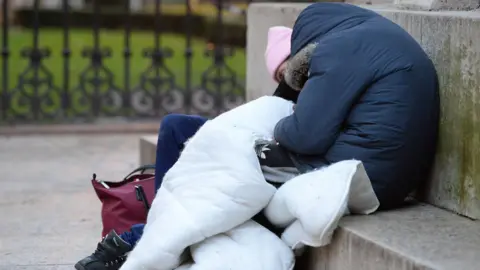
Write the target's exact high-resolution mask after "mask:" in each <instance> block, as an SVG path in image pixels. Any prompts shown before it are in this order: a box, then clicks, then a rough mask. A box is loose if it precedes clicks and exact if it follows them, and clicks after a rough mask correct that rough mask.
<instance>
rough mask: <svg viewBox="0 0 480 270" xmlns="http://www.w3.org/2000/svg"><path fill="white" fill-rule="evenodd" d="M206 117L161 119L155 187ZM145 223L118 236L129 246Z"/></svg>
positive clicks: (140, 232)
mask: <svg viewBox="0 0 480 270" xmlns="http://www.w3.org/2000/svg"><path fill="white" fill-rule="evenodd" d="M207 120H208V119H207V118H204V117H201V116H197V115H183V114H169V115H167V116H165V117H164V118H163V119H162V123H161V124H160V130H159V132H158V141H157V153H156V162H155V188H156V190H158V189H159V188H160V186H161V184H162V181H163V177H164V176H165V173H167V171H168V170H169V169H170V168H171V167H172V166H173V164H175V162H177V160H178V158H179V157H180V151H182V149H183V146H184V144H185V142H186V141H187V140H188V139H189V138H191V137H192V136H193V135H195V133H196V132H197V131H198V129H199V128H200V127H201V126H203V124H205V122H206V121H207ZM144 226H145V224H136V225H133V226H132V227H131V230H130V231H127V232H124V233H122V234H121V235H120V237H121V238H122V239H123V240H124V241H125V242H127V243H129V244H130V245H131V246H134V245H135V243H136V242H137V241H138V240H140V237H141V236H142V234H143V227H144Z"/></svg>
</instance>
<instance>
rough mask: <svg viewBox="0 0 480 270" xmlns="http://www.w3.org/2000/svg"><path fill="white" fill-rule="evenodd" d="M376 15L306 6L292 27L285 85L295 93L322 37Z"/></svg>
mask: <svg viewBox="0 0 480 270" xmlns="http://www.w3.org/2000/svg"><path fill="white" fill-rule="evenodd" d="M378 16H380V15H378V14H377V13H374V12H372V11H369V10H366V9H362V8H359V7H357V6H354V5H350V4H344V3H316V4H312V5H310V6H308V7H307V8H306V9H305V10H303V11H302V12H301V13H300V15H299V16H298V18H297V21H296V22H295V25H294V27H293V33H292V40H291V42H292V43H291V54H290V60H289V63H288V65H287V68H286V70H285V81H286V82H287V83H288V84H289V85H290V86H291V87H292V88H294V89H296V90H297V91H299V90H301V89H302V87H303V85H304V84H305V82H306V81H307V78H308V69H309V65H310V59H311V57H312V55H313V53H314V52H315V49H316V47H317V44H318V42H321V40H322V37H325V36H326V35H329V34H333V33H338V32H339V31H342V30H345V29H349V28H351V27H354V26H356V25H359V24H361V23H363V22H365V21H366V20H368V19H369V18H372V17H378Z"/></svg>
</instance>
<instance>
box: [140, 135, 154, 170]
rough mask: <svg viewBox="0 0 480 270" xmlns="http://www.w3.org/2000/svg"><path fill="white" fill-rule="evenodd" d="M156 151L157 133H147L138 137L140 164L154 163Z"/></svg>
mask: <svg viewBox="0 0 480 270" xmlns="http://www.w3.org/2000/svg"><path fill="white" fill-rule="evenodd" d="M156 153H157V135H148V136H143V137H141V138H140V164H139V165H147V164H155V156H156Z"/></svg>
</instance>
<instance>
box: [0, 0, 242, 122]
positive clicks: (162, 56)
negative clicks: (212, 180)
mask: <svg viewBox="0 0 480 270" xmlns="http://www.w3.org/2000/svg"><path fill="white" fill-rule="evenodd" d="M9 2H11V1H8V0H3V14H2V15H3V16H2V17H3V21H2V43H1V46H2V53H1V57H2V65H1V72H0V76H1V82H0V91H1V95H0V123H3V124H5V123H29V122H65V121H67V122H68V121H91V120H95V119H96V118H99V117H101V118H103V117H110V116H115V117H116V116H120V117H125V118H131V119H137V118H149V117H151V118H158V117H161V116H163V115H165V114H167V113H172V112H178V113H194V114H201V115H205V116H214V115H216V114H218V113H220V112H222V111H225V110H228V109H230V108H233V107H235V106H237V105H239V104H241V103H242V102H243V96H244V95H243V92H244V90H243V79H244V78H239V76H238V74H237V73H236V72H235V70H234V69H232V68H231V67H230V66H228V65H227V63H226V61H225V60H226V59H227V58H228V57H231V56H232V55H233V50H232V49H231V48H227V47H226V46H224V45H223V43H222V33H223V31H222V26H223V18H222V16H223V15H222V9H223V6H224V1H223V0H218V1H216V2H215V5H216V8H217V17H216V25H217V30H218V31H216V33H217V35H216V38H215V46H213V49H212V50H208V51H206V52H205V55H204V57H208V58H210V59H211V62H210V65H209V66H206V67H204V71H203V73H201V74H200V75H198V74H197V76H201V78H200V79H196V80H192V77H193V76H195V74H193V73H192V58H193V57H194V55H193V50H192V40H193V37H192V34H191V29H190V27H189V25H190V24H191V17H192V9H191V7H190V3H189V0H185V8H186V14H185V20H186V27H185V33H184V36H185V43H186V45H185V46H186V50H185V51H184V52H182V53H184V57H185V62H184V63H185V81H184V82H182V83H179V82H178V81H177V78H176V76H175V73H174V72H172V71H171V70H170V69H169V66H168V64H167V63H166V61H165V60H166V59H168V58H169V57H171V56H172V54H173V52H174V50H172V48H168V47H165V46H162V42H161V38H162V33H161V30H160V29H161V27H160V26H161V24H162V12H161V7H162V5H161V0H156V1H155V12H154V16H155V19H154V22H155V27H154V31H153V33H152V38H153V40H154V43H153V47H151V48H144V50H143V57H145V58H148V59H149V60H150V65H149V66H147V67H145V69H144V71H143V72H142V73H141V74H140V78H139V79H136V80H135V81H138V83H136V84H135V85H134V84H133V83H132V81H134V80H133V79H132V76H133V75H132V73H131V67H132V48H133V47H132V46H137V45H132V40H131V37H132V27H131V10H130V1H128V0H125V1H124V4H125V6H124V9H123V13H124V29H123V33H124V42H123V55H122V56H121V57H123V59H124V65H123V74H121V76H122V77H123V78H121V80H119V78H116V76H117V77H118V75H119V74H115V73H114V72H112V71H111V69H110V68H109V67H108V65H107V64H106V63H105V61H104V60H105V59H107V58H110V57H112V55H113V54H114V52H113V51H112V49H111V48H109V47H105V46H102V40H101V37H100V28H101V24H100V21H101V18H102V12H103V10H102V8H101V6H100V2H101V0H94V1H91V2H93V4H92V5H93V6H92V11H91V12H93V20H92V26H91V30H92V35H93V44H92V45H91V46H90V47H86V48H83V50H82V52H81V54H82V57H84V58H86V59H88V61H89V63H88V65H86V66H85V67H83V70H82V71H81V72H80V73H79V75H77V76H78V78H75V79H72V72H71V68H72V65H76V63H72V58H71V56H72V44H71V38H70V35H71V31H72V28H71V16H70V14H71V12H72V9H71V7H70V5H69V1H68V0H63V3H62V12H63V16H62V17H63V22H62V25H63V27H62V28H63V29H62V30H61V31H62V35H63V38H62V42H63V45H62V47H63V48H62V51H61V52H52V51H51V48H49V47H42V46H40V39H41V36H42V35H41V31H40V30H41V26H40V25H41V24H40V21H39V12H40V11H41V10H40V9H41V7H40V1H39V0H34V1H33V14H34V16H33V18H32V26H31V28H32V33H33V34H32V43H31V45H30V46H28V44H22V45H24V46H25V45H27V46H26V47H25V48H22V50H21V56H22V57H23V58H25V59H28V65H26V67H25V69H24V70H23V71H22V72H20V74H14V76H12V77H9V76H11V75H12V74H11V73H12V72H11V71H9V68H10V67H11V66H12V65H15V63H14V62H13V61H12V59H11V58H12V57H11V56H12V48H11V45H10V43H11V42H10V41H9V37H10V34H11V33H10V32H11V31H13V30H12V27H11V26H10V25H9V15H10V14H9V12H8V7H9V4H10V3H9ZM52 53H57V54H61V57H62V61H63V70H62V72H61V73H60V74H59V73H54V72H52V71H51V68H49V66H48V64H47V62H46V59H48V58H49V57H50V56H51V55H52ZM117 53H118V52H117ZM177 53H178V52H177ZM117 57H118V56H117ZM195 57H199V56H195ZM57 76H61V77H62V78H61V80H59V79H58V78H56V77H57ZM12 80H13V82H12ZM58 81H61V83H58ZM119 81H120V82H121V83H119ZM195 81H199V82H200V83H199V84H198V83H194V82H195ZM12 85H14V86H13V87H12Z"/></svg>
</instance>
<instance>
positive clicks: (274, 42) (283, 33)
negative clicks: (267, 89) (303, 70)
mask: <svg viewBox="0 0 480 270" xmlns="http://www.w3.org/2000/svg"><path fill="white" fill-rule="evenodd" d="M291 37H292V29H291V28H288V27H284V26H274V27H271V28H270V29H269V30H268V40H267V48H266V50H265V64H266V65H267V70H268V73H270V76H271V77H272V79H273V80H275V81H276V82H277V83H280V81H282V79H283V73H284V71H285V67H286V64H287V60H288V57H289V56H290V39H291Z"/></svg>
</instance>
